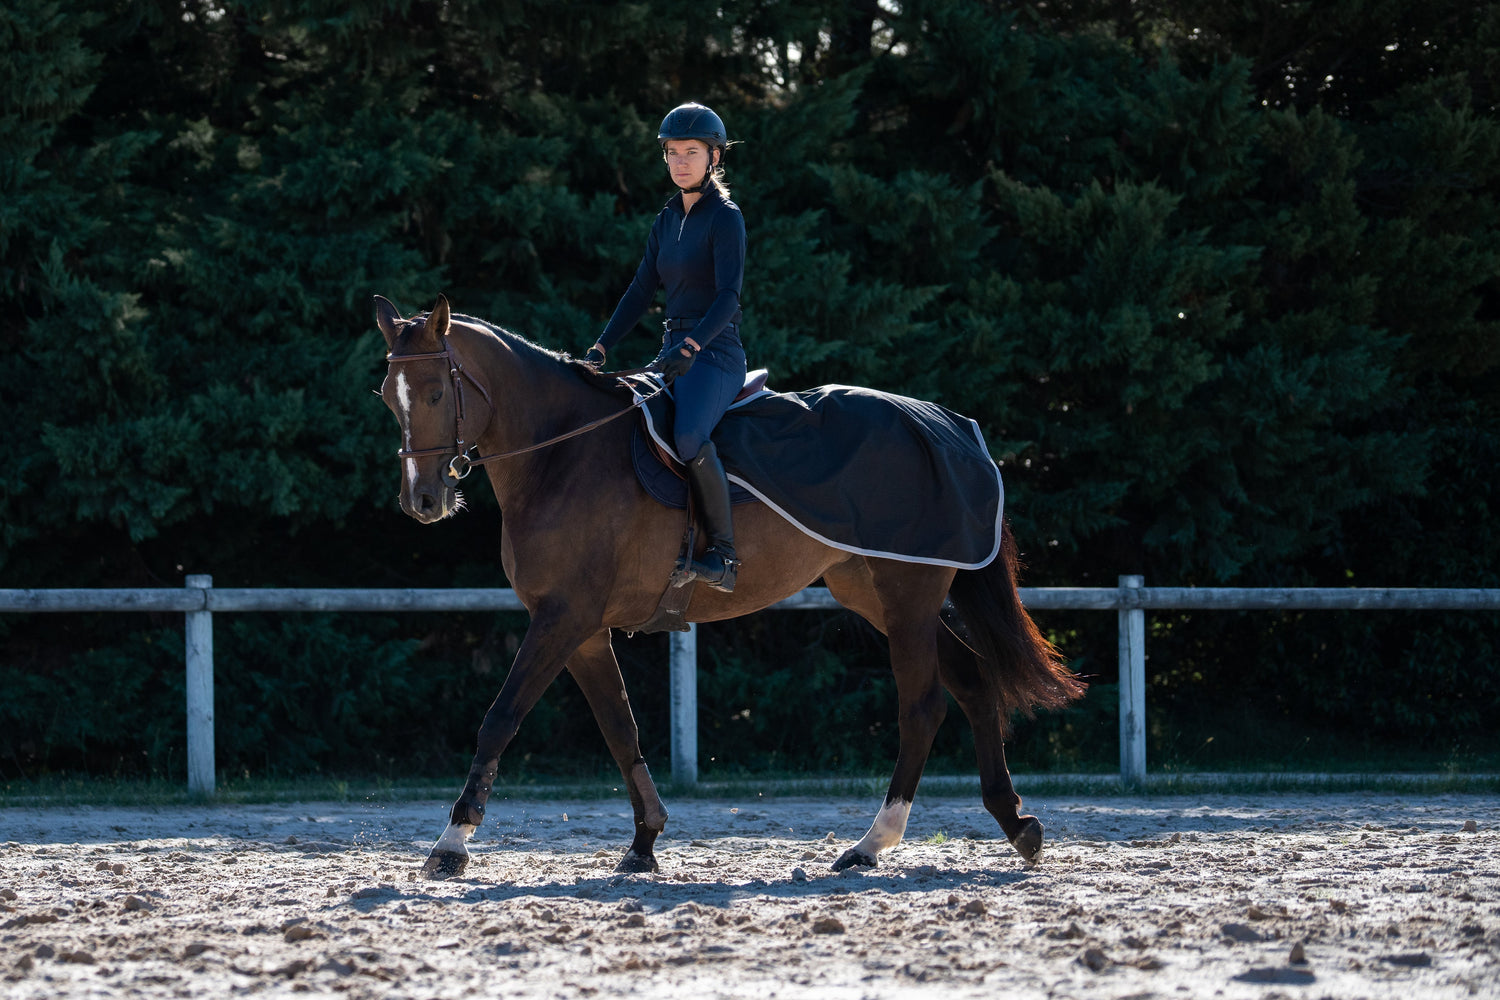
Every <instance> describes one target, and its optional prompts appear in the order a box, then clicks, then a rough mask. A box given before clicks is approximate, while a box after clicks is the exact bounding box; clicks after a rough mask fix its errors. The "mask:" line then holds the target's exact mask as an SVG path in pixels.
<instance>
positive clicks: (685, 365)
mask: <svg viewBox="0 0 1500 1000" xmlns="http://www.w3.org/2000/svg"><path fill="white" fill-rule="evenodd" d="M697 358H698V351H697V350H696V349H695V348H694V347H693V345H692V344H689V343H687V342H686V341H683V342H682V343H680V344H673V345H672V346H671V347H669V348H667V349H666V351H664V352H663V353H662V356H661V357H660V358H659V359H657V362H656V370H657V371H659V372H661V375H662V378H664V379H666V380H667V382H668V383H671V382H673V381H675V380H677V379H679V378H681V377H682V376H684V375H686V374H687V373H688V369H689V368H691V367H693V362H694V361H696V360H697Z"/></svg>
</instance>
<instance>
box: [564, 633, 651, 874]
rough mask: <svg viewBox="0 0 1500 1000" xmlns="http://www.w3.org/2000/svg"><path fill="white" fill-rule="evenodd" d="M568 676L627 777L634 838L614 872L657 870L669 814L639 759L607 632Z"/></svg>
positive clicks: (571, 665) (586, 647) (579, 655)
mask: <svg viewBox="0 0 1500 1000" xmlns="http://www.w3.org/2000/svg"><path fill="white" fill-rule="evenodd" d="M568 672H569V673H570V674H572V675H573V679H574V680H575V681H577V682H578V687H579V689H581V690H582V691H583V696H584V697H585V698H587V699H588V703H589V707H590V708H591V709H593V710H594V719H595V721H597V722H598V723H599V731H600V732H602V733H603V734H604V741H605V742H606V743H607V744H609V753H610V756H612V757H614V759H615V763H616V764H617V765H618V766H619V768H620V774H621V776H622V777H624V779H625V787H626V789H627V790H628V791H629V793H630V806H631V808H632V809H633V810H634V812H635V839H634V840H632V841H631V843H630V850H629V851H627V852H625V857H624V858H623V859H621V861H620V864H619V865H618V867H616V868H615V871H621V872H654V871H656V869H657V864H656V852H655V845H656V838H657V835H658V834H660V833H661V832H662V830H664V829H665V828H666V825H667V810H666V809H665V808H664V807H663V806H662V804H661V797H660V796H658V795H657V794H656V785H655V783H654V782H652V780H651V772H650V771H648V770H647V769H646V760H645V758H644V757H642V756H641V742H640V733H639V730H638V729H637V728H636V724H635V715H634V714H633V713H632V712H631V711H630V697H629V695H627V694H626V692H625V679H624V678H623V677H621V676H620V664H619V661H617V660H616V659H615V651H614V647H613V646H611V645H610V642H609V630H608V629H605V630H603V631H602V632H600V633H599V634H598V635H595V636H594V637H593V638H591V639H589V640H588V642H585V643H584V644H583V646H582V647H580V648H579V650H578V652H576V653H574V654H573V657H572V659H570V660H569V661H568Z"/></svg>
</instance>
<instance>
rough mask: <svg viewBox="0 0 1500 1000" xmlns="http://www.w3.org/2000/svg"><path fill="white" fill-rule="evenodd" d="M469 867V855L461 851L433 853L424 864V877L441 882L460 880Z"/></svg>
mask: <svg viewBox="0 0 1500 1000" xmlns="http://www.w3.org/2000/svg"><path fill="white" fill-rule="evenodd" d="M467 867H469V855H468V854H466V853H464V852H461V851H433V852H432V853H431V854H429V855H427V860H426V861H425V862H424V863H423V864H422V877H423V878H426V879H432V880H433V881H436V882H441V881H442V880H444V879H450V878H458V877H459V876H460V875H462V874H463V873H464V869H465V868H467Z"/></svg>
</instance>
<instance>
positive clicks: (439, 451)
mask: <svg viewBox="0 0 1500 1000" xmlns="http://www.w3.org/2000/svg"><path fill="white" fill-rule="evenodd" d="M439 358H441V359H442V360H444V361H447V362H448V378H449V379H450V380H451V382H452V385H453V425H454V426H453V438H454V443H453V444H452V445H451V446H450V445H439V446H438V447H436V448H413V449H402V450H401V451H398V452H396V457H397V458H423V457H425V456H427V455H447V454H450V453H451V454H452V455H453V459H452V460H451V461H450V462H449V463H448V475H449V476H450V477H451V478H452V479H453V480H454V481H458V480H461V479H463V478H465V477H466V476H468V474H469V473H470V472H471V471H473V467H474V466H476V465H485V464H487V463H489V462H498V461H501V460H502V459H506V458H515V457H516V456H518V455H525V454H528V453H529V452H533V451H540V450H541V449H543V448H548V447H551V446H552V445H554V444H560V443H561V442H563V441H567V440H568V439H570V438H575V437H578V436H579V435H580V434H587V433H588V432H589V431H591V430H594V429H595V428H598V427H603V426H604V425H605V424H607V423H609V422H610V421H612V420H618V419H619V418H620V417H623V416H625V414H627V413H629V412H630V411H631V410H634V409H636V408H637V407H639V406H642V405H644V404H645V402H646V400H648V399H650V398H651V397H653V396H655V395H656V394H657V393H659V392H661V391H662V390H663V389H665V388H666V386H665V385H658V386H657V387H656V388H655V389H653V390H652V391H651V392H648V393H646V394H645V395H641V394H640V393H636V395H635V398H634V399H632V400H631V402H630V405H629V406H627V407H625V408H624V409H623V410H619V411H617V412H615V413H611V414H610V415H609V416H607V417H600V418H599V419H598V420H593V421H590V422H589V423H586V424H584V425H583V426H582V427H578V428H575V429H574V430H571V431H568V432H567V433H565V434H559V435H557V436H556V437H550V438H548V439H547V440H545V441H538V442H537V443H536V444H531V445H527V446H526V447H524V448H516V449H514V450H512V451H506V452H501V453H499V454H496V455H483V456H479V455H471V454H470V452H473V451H476V450H478V448H479V445H478V444H469V443H468V442H467V441H466V439H465V438H464V380H465V379H467V380H468V381H469V382H470V383H471V384H472V385H473V386H474V388H476V389H478V390H479V394H480V395H481V396H483V397H484V401H485V402H486V403H488V404H489V405H490V408H491V409H492V410H493V408H494V405H495V403H494V400H492V399H491V398H490V392H489V390H488V389H486V388H485V387H484V383H482V382H480V381H479V380H478V379H476V378H475V377H474V376H473V375H470V374H469V373H468V372H467V371H465V370H464V366H463V362H461V361H459V359H458V356H457V355H456V354H455V353H454V351H453V345H452V344H451V343H449V342H448V340H447V338H444V340H443V349H442V350H441V351H428V352H426V353H423V354H387V355H386V356H385V360H386V364H388V365H392V364H395V363H396V362H398V361H435V360H437V359H439ZM656 370H657V369H656V368H655V366H651V365H648V366H647V367H645V368H632V369H630V370H629V371H618V372H605V373H604V374H606V375H613V376H616V377H619V378H625V377H628V376H631V375H644V374H648V373H654V372H656ZM407 419H408V420H410V419H411V417H410V415H409V414H408V416H407Z"/></svg>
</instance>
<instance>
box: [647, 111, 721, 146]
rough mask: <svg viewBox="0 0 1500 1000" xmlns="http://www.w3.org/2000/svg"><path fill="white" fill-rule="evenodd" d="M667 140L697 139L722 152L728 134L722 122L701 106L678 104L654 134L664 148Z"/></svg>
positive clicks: (668, 113)
mask: <svg viewBox="0 0 1500 1000" xmlns="http://www.w3.org/2000/svg"><path fill="white" fill-rule="evenodd" d="M669 139H698V140H700V141H702V142H706V143H708V145H709V147H710V148H716V149H719V150H721V151H722V150H724V149H726V148H727V147H728V146H729V132H728V131H727V130H726V129H725V128H724V120H723V119H722V118H720V117H719V116H718V115H716V114H714V113H713V111H712V110H711V109H709V108H705V107H704V106H703V105H701V104H697V103H693V102H689V103H687V104H679V105H678V106H677V107H675V108H673V109H672V110H671V111H668V112H667V117H665V118H663V119H662V120H661V128H660V129H658V130H657V132H656V141H657V142H658V143H659V144H661V145H662V146H666V144H667V140H669Z"/></svg>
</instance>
